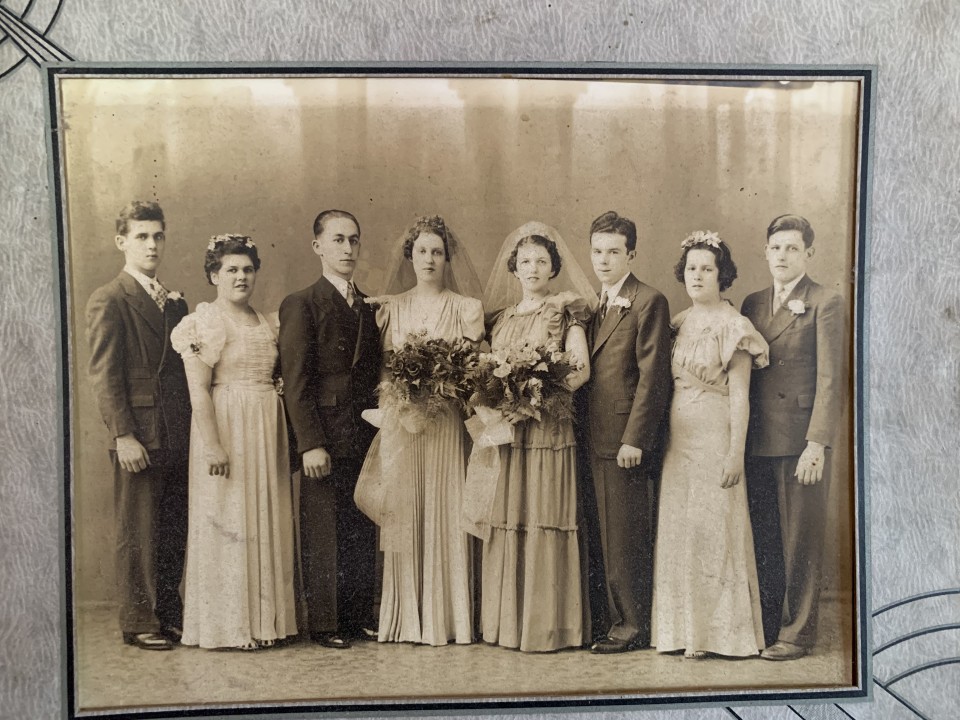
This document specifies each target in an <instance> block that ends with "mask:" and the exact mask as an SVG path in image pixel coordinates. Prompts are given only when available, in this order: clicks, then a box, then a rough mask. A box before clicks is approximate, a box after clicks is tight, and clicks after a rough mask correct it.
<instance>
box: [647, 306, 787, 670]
mask: <svg viewBox="0 0 960 720" xmlns="http://www.w3.org/2000/svg"><path fill="white" fill-rule="evenodd" d="M723 308H724V310H723V314H722V317H721V319H720V321H719V322H718V323H717V324H716V325H715V326H714V327H710V328H706V329H704V330H703V331H702V332H699V333H694V332H693V331H692V330H691V329H690V328H689V327H688V326H687V325H685V324H684V321H685V320H686V318H687V316H688V314H689V312H690V311H689V309H688V310H684V311H683V312H681V313H680V314H678V315H677V316H676V317H675V318H674V319H673V321H672V325H673V327H674V328H675V329H676V331H677V334H676V339H675V341H674V346H673V354H672V370H673V379H674V394H673V401H672V403H671V405H670V439H669V442H668V444H667V449H666V454H665V456H664V462H663V473H662V480H661V487H660V509H659V514H658V524H657V542H656V551H655V560H654V582H653V588H654V590H653V641H652V642H651V645H654V646H655V647H656V648H657V650H658V651H659V652H670V651H673V650H681V649H685V650H687V651H706V652H711V653H715V654H718V655H729V656H740V657H743V656H749V655H756V654H757V652H758V651H759V650H760V649H761V648H763V647H764V642H763V627H762V624H761V616H760V595H759V588H758V583H757V567H756V561H755V558H754V553H753V534H752V530H751V526H750V515H749V512H748V508H747V487H746V481H745V480H741V482H739V483H738V484H737V485H734V486H733V487H730V488H722V487H721V486H720V481H721V476H722V468H723V462H724V458H725V457H726V455H727V450H728V448H729V443H730V399H729V387H728V378H727V367H728V365H729V363H730V360H731V358H732V357H733V355H734V353H735V352H738V351H746V352H748V353H750V354H751V355H752V356H753V357H754V363H755V365H756V366H757V367H765V366H766V365H767V362H768V361H767V344H766V342H765V341H764V340H763V338H762V337H761V336H760V334H759V333H758V332H757V331H756V330H755V329H754V327H753V325H751V324H750V321H749V320H747V319H746V318H745V317H743V316H742V315H741V314H740V313H738V312H737V311H736V310H735V309H734V308H733V307H732V306H731V305H726V304H725V305H724V306H723Z"/></svg>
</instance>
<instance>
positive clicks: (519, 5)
mask: <svg viewBox="0 0 960 720" xmlns="http://www.w3.org/2000/svg"><path fill="white" fill-rule="evenodd" d="M2 5H3V7H7V8H10V9H11V10H12V11H13V12H14V13H16V14H18V15H19V14H21V13H23V12H24V11H25V10H26V9H28V1H27V0H7V1H6V2H4V3H2ZM47 5H49V3H47ZM718 5H719V3H712V4H709V5H708V4H707V3H702V2H693V3H680V2H676V3H669V2H653V1H651V2H644V3H641V2H637V3H626V2H612V1H603V2H579V3H574V2H564V1H562V0H551V1H549V2H548V1H542V0H541V1H538V2H520V1H519V0H517V1H515V2H506V1H502V2H495V1H490V0H473V1H472V2H467V3H461V4H458V5H454V4H453V3H450V4H449V5H448V4H444V3H438V2H429V1H426V0H424V1H422V2H405V3H386V2H363V1H361V2H324V3H300V2H295V1H294V0H288V1H286V2H282V1H280V0H260V1H259V2H257V3H236V2H229V1H228V0H221V1H209V2H204V3H194V4H192V5H191V6H190V7H184V6H181V5H180V4H176V5H174V4H170V5H169V6H160V5H158V4H156V3H152V2H147V1H146V0H130V1H127V2H120V1H119V0H97V1H96V2H95V1H94V0H63V3H62V8H61V10H62V12H61V14H60V16H59V17H58V18H57V21H56V23H55V24H54V26H53V29H52V30H51V32H50V33H49V35H48V37H49V39H50V40H52V41H54V42H55V43H57V44H58V45H59V46H60V47H62V48H64V49H65V50H67V51H68V52H69V53H70V54H71V55H72V56H73V57H75V58H77V59H80V60H90V61H113V62H130V61H184V62H195V61H210V62H222V61H229V60H259V61H271V62H279V61H312V62H320V61H350V60H394V61H397V60H402V61H444V60H487V61H501V62H513V61H521V60H530V61H535V60H536V61H565V62H579V63H584V62H590V61H610V62H620V63H638V64H643V63H653V62H662V63H685V64H688V63H716V62H727V63H736V64H740V65H743V64H747V63H762V64H771V63H777V64H779V63H791V64H825V63H826V64H857V65H862V64H876V65H877V66H878V67H879V89H878V106H877V113H876V123H875V131H876V132H875V139H874V143H875V147H874V158H873V159H874V163H873V173H874V183H873V206H872V207H873V210H872V215H871V221H872V223H873V225H872V233H871V236H870V243H871V245H870V255H869V257H868V261H867V265H868V308H869V320H868V335H869V338H868V340H869V348H870V355H869V364H870V368H869V374H868V378H867V380H868V385H869V403H868V406H867V410H868V414H867V422H868V425H869V437H868V443H867V448H868V452H867V455H868V457H867V458H866V461H867V467H868V471H869V476H868V485H869V501H870V508H869V514H868V518H869V522H870V526H871V532H870V537H871V544H872V562H871V577H870V582H869V585H870V590H871V592H872V601H873V606H874V608H880V607H882V606H884V605H886V604H887V603H891V602H894V601H898V600H901V599H907V598H910V597H912V596H914V595H916V594H918V593H924V592H929V591H936V590H941V589H944V588H949V587H953V586H957V585H960V555H958V547H960V492H958V490H960V483H958V473H957V458H958V455H960V453H958V451H957V441H956V438H957V435H958V432H957V431H958V428H960V424H958V415H960V384H958V381H960V375H958V372H960V367H958V361H957V359H956V357H957V356H956V344H957V335H958V328H960V326H958V322H960V317H958V314H960V308H958V298H957V295H958V293H960V286H958V283H957V280H958V279H960V262H958V261H957V256H956V254H955V252H956V249H957V246H958V245H960V241H958V238H960V211H958V207H960V193H958V188H960V133H958V131H960V5H958V4H957V3H955V2H953V1H952V0H939V1H936V0H935V1H933V2H884V1H883V0H879V1H877V2H871V3H869V4H863V5H860V4H857V5H852V4H851V5H848V4H847V3H843V2H840V1H839V0H831V1H828V0H824V1H823V2H766V3H763V2H756V1H753V2H743V3H735V4H734V3H730V4H729V7H726V8H723V7H717V6H718ZM37 8H38V9H37V10H36V12H40V10H42V9H43V3H38V4H37ZM28 19H29V15H28ZM47 21H49V15H48V16H47V17H45V18H44V25H45V24H46V22H47ZM41 29H42V28H41ZM15 56H16V53H14V52H12V46H11V43H10V42H9V41H7V42H6V43H2V42H0V61H3V62H7V61H8V60H9V58H10V57H15ZM7 68H8V66H7V65H4V66H2V67H0V72H2V71H3V70H4V69H7ZM43 112H44V111H43V82H42V76H41V74H40V73H39V72H38V71H37V69H36V67H34V66H33V65H32V64H31V63H29V62H27V63H24V64H23V65H22V66H20V67H18V68H16V69H13V70H11V71H10V72H8V73H6V75H5V76H4V77H2V78H0V257H2V263H0V272H2V279H0V307H2V309H3V312H2V319H0V358H2V360H0V362H2V367H3V373H2V375H0V413H2V421H0V456H2V458H3V461H2V463H0V568H2V569H0V577H2V590H0V592H2V598H3V602H2V607H0V716H2V717H11V718H47V717H55V716H56V715H57V714H58V712H59V706H60V703H61V692H62V687H61V674H60V673H61V666H60V662H61V656H60V592H61V588H60V584H59V581H58V577H59V569H58V567H59V564H58V554H59V547H60V538H59V534H58V533H59V527H60V524H61V523H60V515H59V508H60V504H61V501H60V496H59V493H60V476H59V472H60V471H59V466H60V458H59V456H58V454H57V437H58V435H59V432H60V429H59V423H60V416H61V405H60V401H59V399H58V395H57V358H58V355H57V338H58V334H57V318H58V303H59V296H58V288H57V282H56V271H55V262H56V261H55V257H56V256H55V252H54V235H55V233H54V232H53V225H52V222H51V217H52V208H51V202H50V195H49V188H48V180H47V165H46V153H45V140H44V124H43V117H44V115H43ZM111 261H112V258H111ZM958 621H960V603H958V602H957V596H948V597H942V598H937V599H930V600H921V601H917V602H913V603H910V604H908V605H905V606H903V607H901V608H897V609H894V610H891V611H890V612H887V613H884V614H882V615H881V616H879V617H878V619H877V621H876V623H874V635H875V640H876V643H875V644H879V643H881V642H885V641H887V640H890V639H892V638H894V637H896V636H898V635H902V634H904V633H906V632H908V631H910V630H914V629H918V628H922V627H927V626H933V625H939V624H946V623H950V622H954V623H956V622H958ZM958 648H960V640H958V634H957V631H955V630H954V631H947V632H942V633H936V634H930V635H925V636H923V637H921V638H918V639H917V640H915V641H911V642H910V643H905V644H903V645H900V646H897V647H895V648H892V649H890V650H887V651H885V652H884V653H883V654H881V655H880V656H879V657H878V659H877V661H876V665H875V668H874V670H875V674H876V675H877V676H878V677H880V678H887V679H889V678H890V677H891V676H893V675H896V674H897V673H898V672H900V671H903V670H905V669H907V668H910V667H915V666H918V665H920V664H922V663H925V662H931V661H935V660H936V659H937V658H944V657H948V656H957V655H960V651H958ZM958 668H960V666H958V665H952V666H950V665H945V666H941V667H936V668H933V669H930V670H928V671H925V672H921V673H918V674H916V675H913V676H911V677H910V678H907V679H906V680H903V681H902V682H900V683H898V684H897V686H896V688H895V689H896V691H897V692H898V693H899V694H900V695H902V696H904V697H905V698H908V699H909V700H910V701H911V702H912V703H913V704H914V705H915V706H916V707H918V709H920V710H921V711H922V712H923V713H924V714H926V716H927V717H930V718H952V717H955V716H956V712H957V706H958V705H960V691H958V689H957V688H960V670H958ZM875 695H876V697H875V699H874V701H873V702H872V703H870V704H852V703H851V704H846V705H844V710H843V711H840V710H838V709H837V708H835V707H832V706H830V707H819V708H814V707H806V708H802V707H801V708H798V709H800V711H801V712H802V713H803V715H805V716H807V717H822V718H833V717H843V716H844V715H843V714H842V713H844V712H845V713H848V714H849V716H852V717H855V718H857V719H858V720H861V719H866V718H887V717H890V718H895V717H914V715H913V714H912V713H911V712H910V711H908V710H906V709H905V707H904V706H903V705H901V704H900V703H899V702H898V701H897V700H895V699H894V697H893V696H892V695H891V694H889V693H888V692H887V691H886V690H884V689H882V688H879V687H876V688H875ZM636 712H637V713H639V712H640V711H636ZM736 712H737V713H738V714H739V715H740V716H741V717H750V718H754V717H756V718H761V717H763V718H766V717H772V718H788V717H796V714H795V713H794V712H793V711H792V710H790V709H788V708H785V707H784V708H753V709H750V708H743V709H738V710H737V711H736ZM631 714H632V713H631ZM610 715H611V717H612V716H613V714H612V713H611V714H610ZM644 716H645V717H663V718H671V719H673V718H696V719H697V720H701V719H703V720H706V719H713V718H717V719H718V720H719V718H724V717H731V715H730V714H729V713H728V712H727V711H726V710H723V709H703V710H692V709H691V710H686V711H681V710H676V711H655V712H645V713H644Z"/></svg>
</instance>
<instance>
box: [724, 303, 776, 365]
mask: <svg viewBox="0 0 960 720" xmlns="http://www.w3.org/2000/svg"><path fill="white" fill-rule="evenodd" d="M723 318H724V322H723V324H722V326H721V330H720V339H721V355H722V358H723V360H724V363H726V362H728V361H729V359H730V357H731V356H732V355H733V353H734V352H735V351H737V350H744V351H746V352H748V353H750V355H752V356H753V359H754V366H755V367H757V368H763V367H766V366H767V365H768V363H769V356H768V352H769V348H768V346H767V341H766V340H764V339H763V336H762V335H761V334H760V332H759V331H758V330H757V329H756V328H755V327H754V326H753V323H752V322H750V320H749V319H748V318H746V317H745V316H744V315H741V314H740V312H739V311H738V310H737V309H736V308H735V307H734V306H733V305H729V304H728V305H726V307H725V309H724V311H723Z"/></svg>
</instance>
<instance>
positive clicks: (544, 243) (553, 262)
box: [507, 235, 563, 280]
mask: <svg viewBox="0 0 960 720" xmlns="http://www.w3.org/2000/svg"><path fill="white" fill-rule="evenodd" d="M523 245H539V246H540V247H542V248H546V250H547V253H548V254H549V255H550V279H551V280H552V279H553V278H555V277H556V276H557V275H559V274H560V268H561V267H563V261H562V260H560V251H559V250H557V244H556V243H555V242H554V241H553V240H551V239H550V238H548V237H544V236H543V235H527V236H525V237H522V238H520V240H518V241H517V244H516V245H515V246H514V248H513V252H511V253H510V257H508V258H507V270H509V271H510V272H512V273H515V272H516V271H517V252H519V250H520V248H521V247H522V246H523Z"/></svg>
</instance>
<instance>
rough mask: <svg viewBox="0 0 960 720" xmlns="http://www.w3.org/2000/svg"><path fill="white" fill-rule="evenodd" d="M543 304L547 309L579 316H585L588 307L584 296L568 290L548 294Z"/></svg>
mask: <svg viewBox="0 0 960 720" xmlns="http://www.w3.org/2000/svg"><path fill="white" fill-rule="evenodd" d="M543 305H544V307H545V308H546V309H548V310H555V311H557V312H565V313H569V314H571V315H574V316H581V317H585V316H586V315H587V313H588V312H589V308H590V305H589V303H588V302H587V300H586V298H583V297H581V296H580V295H578V294H577V293H575V292H572V291H569V290H567V291H564V292H559V293H557V294H555V295H550V296H548V297H547V299H546V300H545V301H544V303H543Z"/></svg>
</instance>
